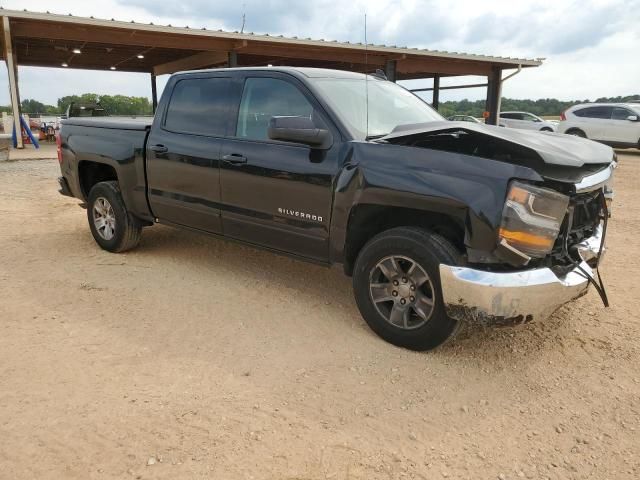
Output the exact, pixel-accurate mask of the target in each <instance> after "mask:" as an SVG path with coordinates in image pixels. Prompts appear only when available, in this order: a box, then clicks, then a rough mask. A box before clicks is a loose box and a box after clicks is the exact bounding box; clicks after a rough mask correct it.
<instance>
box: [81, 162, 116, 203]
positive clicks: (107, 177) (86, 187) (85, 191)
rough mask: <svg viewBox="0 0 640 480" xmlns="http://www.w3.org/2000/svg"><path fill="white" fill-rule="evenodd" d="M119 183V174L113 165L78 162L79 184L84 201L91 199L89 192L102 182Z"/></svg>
mask: <svg viewBox="0 0 640 480" xmlns="http://www.w3.org/2000/svg"><path fill="white" fill-rule="evenodd" d="M107 181H116V182H118V181H119V180H118V172H117V171H116V169H115V167H114V166H113V165H109V164H108V163H102V162H96V161H92V160H80V161H79V162H78V182H79V183H80V190H81V192H82V195H83V197H84V199H85V200H86V199H88V198H89V192H90V191H91V189H92V188H93V186H94V185H96V184H97V183H100V182H107Z"/></svg>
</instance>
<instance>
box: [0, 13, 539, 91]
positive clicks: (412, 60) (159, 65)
mask: <svg viewBox="0 0 640 480" xmlns="http://www.w3.org/2000/svg"><path fill="white" fill-rule="evenodd" d="M0 15H1V16H4V17H8V19H9V23H10V30H11V38H12V41H13V51H14V52H15V54H16V57H17V63H18V65H29V66H39V67H59V68H63V67H62V64H63V63H64V64H67V65H68V66H69V67H70V68H79V69H93V70H109V69H113V68H115V69H117V70H118V71H129V72H147V73H155V74H157V75H160V74H164V73H173V72H175V71H179V70H187V69H195V68H203V67H218V66H227V65H228V64H229V61H230V60H229V58H230V55H232V56H233V58H234V63H235V64H236V65H237V66H258V65H260V66H264V65H267V64H272V65H291V66H310V67H324V68H338V69H344V70H352V71H360V72H363V71H373V70H375V69H376V68H382V69H384V68H385V66H386V65H387V62H389V61H395V72H396V78H397V79H399V80H402V79H410V78H426V77H432V76H434V75H440V76H446V75H490V74H491V72H492V71H494V70H495V69H496V68H498V69H509V68H518V67H519V66H521V67H523V68H526V67H536V66H539V65H541V63H542V59H523V58H511V57H495V56H487V55H475V54H468V53H458V52H445V51H439V50H429V49H418V48H408V47H397V46H388V45H374V44H369V45H367V46H366V47H365V45H364V44H362V43H350V42H338V41H335V40H323V39H320V40H313V39H311V38H298V37H284V36H281V35H278V36H274V35H269V34H254V33H241V32H228V31H223V30H207V29H206V28H198V29H196V28H189V27H175V26H171V25H154V24H153V23H150V24H143V23H137V22H134V21H131V22H124V21H118V20H114V19H111V20H105V19H97V18H93V17H91V18H85V17H76V16H73V15H71V14H69V15H59V14H51V13H37V12H28V11H15V10H6V9H2V8H1V7H0ZM2 38H3V36H2ZM74 49H80V50H81V52H82V53H81V54H74V53H73V50H74ZM2 51H3V52H4V48H3V49H2ZM139 56H142V58H139Z"/></svg>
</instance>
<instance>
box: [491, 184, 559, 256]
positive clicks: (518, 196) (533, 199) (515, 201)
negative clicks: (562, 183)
mask: <svg viewBox="0 0 640 480" xmlns="http://www.w3.org/2000/svg"><path fill="white" fill-rule="evenodd" d="M568 205H569V197H567V196H566V195H562V194H561V193H558V192H556V191H553V190H549V189H546V188H540V187H534V186H533V185H527V184H525V183H520V182H512V183H511V188H510V189H509V194H508V195H507V201H506V203H505V205H504V211H503V213H502V223H501V225H500V230H499V235H500V239H502V240H505V241H506V242H507V243H508V244H509V245H510V246H511V247H513V248H515V249H517V250H519V251H521V252H522V253H525V254H526V255H529V256H530V257H538V258H540V257H544V256H545V255H547V254H548V253H549V252H551V250H552V248H553V244H554V243H555V241H556V238H557V237H558V232H559V231H560V226H561V225H562V220H563V219H564V216H565V214H566V213H567V206H568Z"/></svg>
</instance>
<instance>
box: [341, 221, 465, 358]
mask: <svg viewBox="0 0 640 480" xmlns="http://www.w3.org/2000/svg"><path fill="white" fill-rule="evenodd" d="M459 257H460V256H459V254H458V252H457V251H456V249H455V248H454V247H453V245H451V244H450V243H449V242H448V241H447V240H445V239H444V238H442V237H441V236H439V235H436V234H434V233H431V232H429V231H427V230H424V229H420V228H413V227H400V228H394V229H391V230H388V231H386V232H383V233H381V234H379V235H377V236H375V237H374V238H373V239H371V240H370V241H369V242H368V243H367V244H366V245H365V246H364V247H363V249H362V251H361V252H360V254H359V255H358V259H357V260H356V264H355V268H354V274H353V287H354V293H355V297H356V303H357V304H358V308H359V309H360V313H361V314H362V316H363V318H364V319H365V321H366V322H367V324H368V325H369V326H370V327H371V329H372V330H373V331H374V332H376V333H377V334H378V335H379V336H380V337H382V338H383V339H384V340H386V341H388V342H390V343H392V344H394V345H398V346H401V347H405V348H409V349H412V350H429V349H432V348H435V347H437V346H438V345H440V344H442V343H443V342H444V341H445V340H447V339H448V338H449V337H450V336H451V335H452V334H453V333H454V332H455V330H456V327H457V322H456V321H455V320H453V319H451V318H449V317H447V315H446V313H445V309H444V304H443V300H442V291H441V288H440V272H439V266H440V264H441V263H445V264H448V265H456V264H458V263H459Z"/></svg>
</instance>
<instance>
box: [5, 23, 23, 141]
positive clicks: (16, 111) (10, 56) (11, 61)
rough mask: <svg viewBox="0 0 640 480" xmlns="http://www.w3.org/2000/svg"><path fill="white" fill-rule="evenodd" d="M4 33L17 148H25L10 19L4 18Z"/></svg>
mask: <svg viewBox="0 0 640 480" xmlns="http://www.w3.org/2000/svg"><path fill="white" fill-rule="evenodd" d="M2 29H3V31H4V59H5V62H6V64H7V73H8V74H9V93H10V95H11V110H12V111H13V125H14V128H15V129H16V147H17V148H24V144H23V143H22V126H21V125H20V91H19V90H18V60H17V57H16V54H15V52H14V51H13V44H12V42H11V26H10V25H9V17H2Z"/></svg>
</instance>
